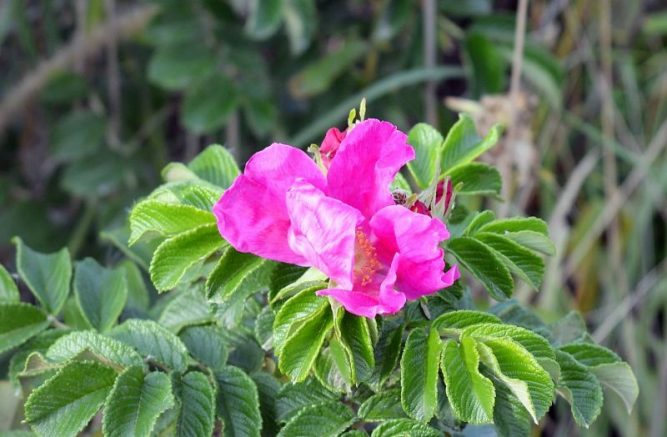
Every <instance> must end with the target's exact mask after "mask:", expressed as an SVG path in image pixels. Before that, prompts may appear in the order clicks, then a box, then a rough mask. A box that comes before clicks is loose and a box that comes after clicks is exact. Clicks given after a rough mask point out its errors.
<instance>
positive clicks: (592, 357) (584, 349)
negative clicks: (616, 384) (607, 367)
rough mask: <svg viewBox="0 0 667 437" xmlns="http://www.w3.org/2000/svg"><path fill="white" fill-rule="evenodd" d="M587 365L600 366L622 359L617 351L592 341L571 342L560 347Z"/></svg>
mask: <svg viewBox="0 0 667 437" xmlns="http://www.w3.org/2000/svg"><path fill="white" fill-rule="evenodd" d="M560 350H562V351H563V352H567V353H568V354H570V355H572V357H573V358H574V359H575V360H577V361H579V362H580V363H581V364H583V365H584V366H586V367H594V366H599V365H600V364H611V363H618V362H620V361H621V357H619V356H618V355H617V354H616V352H614V351H611V350H609V349H607V348H606V347H604V346H600V345H597V344H592V343H583V342H582V343H571V344H566V345H564V346H561V347H560Z"/></svg>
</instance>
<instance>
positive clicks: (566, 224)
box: [0, 0, 667, 437]
mask: <svg viewBox="0 0 667 437" xmlns="http://www.w3.org/2000/svg"><path fill="white" fill-rule="evenodd" d="M525 3H528V2H524V0H519V1H510V0H497V1H492V0H467V1H444V0H443V1H435V0H422V1H411V0H372V1H362V0H345V1H324V0H317V1H315V0H193V1H180V0H160V1H157V0H155V1H148V0H145V1H142V0H89V1H86V0H4V1H3V2H1V3H0V261H2V262H3V263H5V264H11V263H12V262H13V261H12V260H13V250H12V248H11V246H10V244H9V240H10V238H11V237H12V236H13V235H20V236H21V237H22V238H23V239H24V240H25V241H26V243H27V244H29V245H30V246H31V247H35V248H36V249H39V250H42V251H48V250H55V249H57V248H59V247H61V246H68V247H69V249H70V251H71V252H72V255H73V257H75V258H81V257H83V256H87V255H92V256H96V257H97V258H98V259H109V258H114V257H115V258H118V257H119V255H118V254H119V252H118V251H117V249H114V247H116V246H117V245H121V246H122V244H123V242H124V241H126V237H127V230H126V228H125V226H126V215H127V211H128V209H129V207H130V206H131V205H132V204H133V202H134V201H135V199H137V198H138V197H140V196H142V195H144V194H146V193H147V192H148V191H150V190H151V189H152V188H153V187H155V186H156V185H157V184H158V182H159V180H160V178H161V175H160V170H161V169H162V168H163V167H164V165H165V164H166V163H167V162H169V161H172V160H182V161H188V160H189V159H191V158H192V157H193V156H194V155H195V154H196V153H197V152H198V151H200V150H201V149H202V148H203V147H204V146H205V145H208V144H211V143H220V144H224V145H225V146H226V147H227V148H228V149H229V150H230V151H231V152H232V153H233V154H234V155H235V156H236V157H237V159H239V160H240V161H241V162H243V161H244V160H245V159H247V157H248V156H249V155H250V154H252V153H253V152H254V151H256V150H258V149H260V148H263V147H265V146H267V145H268V144H269V143H270V142H272V141H280V142H286V143H290V144H293V145H296V146H300V147H306V146H308V145H309V144H310V143H312V142H315V143H318V142H319V141H320V140H321V138H322V136H323V134H324V132H325V130H326V129H327V128H328V127H330V126H333V125H337V126H339V127H343V126H344V125H345V119H346V116H347V112H348V111H349V109H350V108H351V107H354V106H357V105H358V103H359V101H360V100H361V98H362V97H366V99H367V100H368V108H369V109H368V112H369V114H370V115H371V116H373V117H378V118H384V119H388V120H391V121H392V122H393V123H395V124H397V125H398V126H399V127H400V128H402V129H403V130H408V129H409V128H410V127H411V126H412V125H414V124H415V123H417V122H420V121H427V122H429V123H431V124H433V125H435V126H436V127H437V128H438V130H440V131H446V130H447V129H448V127H449V126H450V125H451V124H452V123H453V121H455V120H456V113H457V112H469V113H471V114H472V115H473V117H474V118H475V120H476V122H477V124H478V127H479V128H480V129H481V130H485V129H488V127H490V126H491V125H492V124H493V123H495V122H502V123H504V124H505V125H506V126H507V128H506V134H505V137H504V140H503V141H502V143H501V145H500V146H499V147H498V148H496V150H495V152H493V153H492V154H491V156H489V157H487V159H488V160H489V161H491V162H493V163H495V164H496V165H498V167H499V168H500V170H501V172H502V173H503V175H504V177H505V182H506V183H505V187H504V189H503V195H504V198H505V199H506V200H507V202H506V203H500V202H498V204H497V205H494V207H495V209H496V210H497V213H498V214H499V215H507V214H518V215H521V214H532V215H537V216H540V217H542V218H544V219H545V220H548V222H549V225H550V232H551V236H552V238H553V239H554V240H555V242H556V245H557V247H558V255H557V256H556V257H555V258H554V259H552V260H551V262H550V266H549V269H548V272H547V275H546V280H545V283H544V284H543V289H542V291H541V292H540V293H539V294H537V295H535V294H533V293H532V292H530V291H529V290H519V293H518V299H519V300H521V301H523V302H524V303H530V304H533V305H535V306H536V307H537V308H538V311H539V312H540V313H541V314H542V315H543V316H544V317H545V319H547V320H555V319H556V318H558V317H562V316H563V315H564V314H566V313H567V312H568V311H570V310H573V309H574V310H579V311H581V312H582V313H583V314H584V317H585V320H586V322H587V324H588V325H589V329H590V330H591V332H593V336H594V337H595V339H596V340H598V341H601V342H602V343H603V344H606V345H608V346H610V347H611V348H613V349H615V350H617V351H620V352H621V353H622V355H624V358H625V359H627V360H628V362H629V363H630V364H631V365H632V367H633V368H634V370H635V372H636V373H637V376H638V379H639V383H640V388H641V393H640V398H639V402H638V405H637V407H636V408H635V411H634V412H633V414H632V416H631V417H630V418H628V417H627V414H626V413H625V412H623V411H622V406H621V405H618V404H617V403H615V402H614V399H609V401H608V402H607V403H606V404H605V412H604V415H603V416H601V418H600V419H598V421H597V422H596V423H595V424H594V426H593V427H592V428H591V429H590V430H586V431H581V433H582V434H584V435H610V433H612V431H613V432H615V433H617V435H622V436H637V435H652V436H655V437H659V436H663V435H665V433H666V432H667V428H666V427H665V423H664V422H665V418H664V416H665V414H664V413H665V411H667V342H666V341H665V336H666V335H667V274H666V272H667V262H666V261H665V251H666V247H667V232H666V230H667V227H666V222H667V220H666V219H667V153H665V148H666V146H667V68H666V67H665V66H666V65H667V45H666V43H667V7H666V6H665V5H664V4H661V2H660V1H658V0H655V1H652V0H643V1H640V0H637V1H624V0H533V1H531V2H529V3H530V4H529V5H528V8H527V10H526V11H525V14H524V13H523V10H522V8H521V6H522V5H523V4H525ZM524 23H525V28H526V32H525V40H523V38H521V37H519V38H517V36H516V35H520V34H521V32H520V31H519V32H518V33H517V32H516V29H517V26H519V30H521V26H523V25H524ZM515 42H516V43H518V45H519V47H520V46H522V45H523V51H519V52H518V55H519V56H514V52H513V50H514V47H515ZM519 72H520V74H519ZM168 176H169V177H170V178H178V177H179V175H178V174H172V175H168ZM471 206H473V207H474V206H475V205H471ZM113 242H116V243H117V244H116V246H114V245H113V244H110V243H113ZM573 320H575V319H573ZM543 431H544V432H545V434H547V435H574V434H573V433H576V432H578V431H575V427H574V424H573V423H571V419H569V414H568V413H567V412H565V411H555V412H553V413H552V414H551V416H549V417H548V420H547V421H546V423H544V426H543Z"/></svg>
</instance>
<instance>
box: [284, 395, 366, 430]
mask: <svg viewBox="0 0 667 437" xmlns="http://www.w3.org/2000/svg"><path fill="white" fill-rule="evenodd" d="M354 419H355V415H354V413H353V412H352V410H350V409H349V408H348V407H346V406H345V405H343V404H341V403H340V402H337V401H332V402H327V403H324V404H317V405H310V406H308V407H306V408H304V409H303V410H301V411H299V414H297V415H296V416H294V417H293V418H292V419H291V420H290V421H289V422H287V424H286V425H285V427H284V428H283V429H282V430H281V431H280V433H279V434H278V436H280V437H292V436H310V435H313V436H314V435H326V436H336V435H338V434H340V433H341V432H343V431H345V429H346V428H347V427H348V426H350V425H351V424H352V423H353V422H354Z"/></svg>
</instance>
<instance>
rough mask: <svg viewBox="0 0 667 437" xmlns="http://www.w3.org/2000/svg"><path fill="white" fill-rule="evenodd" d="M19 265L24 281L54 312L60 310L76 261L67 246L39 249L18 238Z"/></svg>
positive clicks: (49, 311)
mask: <svg viewBox="0 0 667 437" xmlns="http://www.w3.org/2000/svg"><path fill="white" fill-rule="evenodd" d="M12 242H13V243H14V244H15V245H16V268H17V270H18V272H19V275H20V276H21V279H22V280H23V282H25V283H26V285H27V286H28V288H29V289H30V291H32V294H34V295H35V297H36V298H37V300H38V301H39V303H41V304H42V306H43V307H44V309H46V311H47V312H48V313H50V314H53V315H56V314H58V313H59V312H60V310H61V309H62V307H63V305H64V304H65V300H66V299H67V295H68V294H69V284H70V280H71V279H72V262H71V260H70V256H69V252H68V251H67V249H66V248H63V249H61V250H59V251H58V252H56V253H52V254H43V253H39V252H35V251H34V250H32V249H31V248H29V247H28V246H26V245H25V244H24V243H23V241H22V240H21V239H20V238H18V237H15V238H13V239H12Z"/></svg>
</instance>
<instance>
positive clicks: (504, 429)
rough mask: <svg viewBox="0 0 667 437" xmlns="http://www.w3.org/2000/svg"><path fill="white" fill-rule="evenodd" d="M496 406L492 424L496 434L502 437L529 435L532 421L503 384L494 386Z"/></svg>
mask: <svg viewBox="0 0 667 437" xmlns="http://www.w3.org/2000/svg"><path fill="white" fill-rule="evenodd" d="M495 388H496V406H495V408H494V410H493V422H494V425H495V427H496V430H497V431H498V434H499V435H501V436H503V437H514V436H527V435H530V431H531V428H532V426H533V419H532V417H531V416H530V413H528V411H527V410H526V409H525V408H524V407H523V405H522V404H521V402H520V401H519V399H518V398H517V397H516V396H514V394H513V393H512V391H511V390H510V389H509V388H508V387H507V386H506V385H505V384H502V383H500V384H495Z"/></svg>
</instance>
